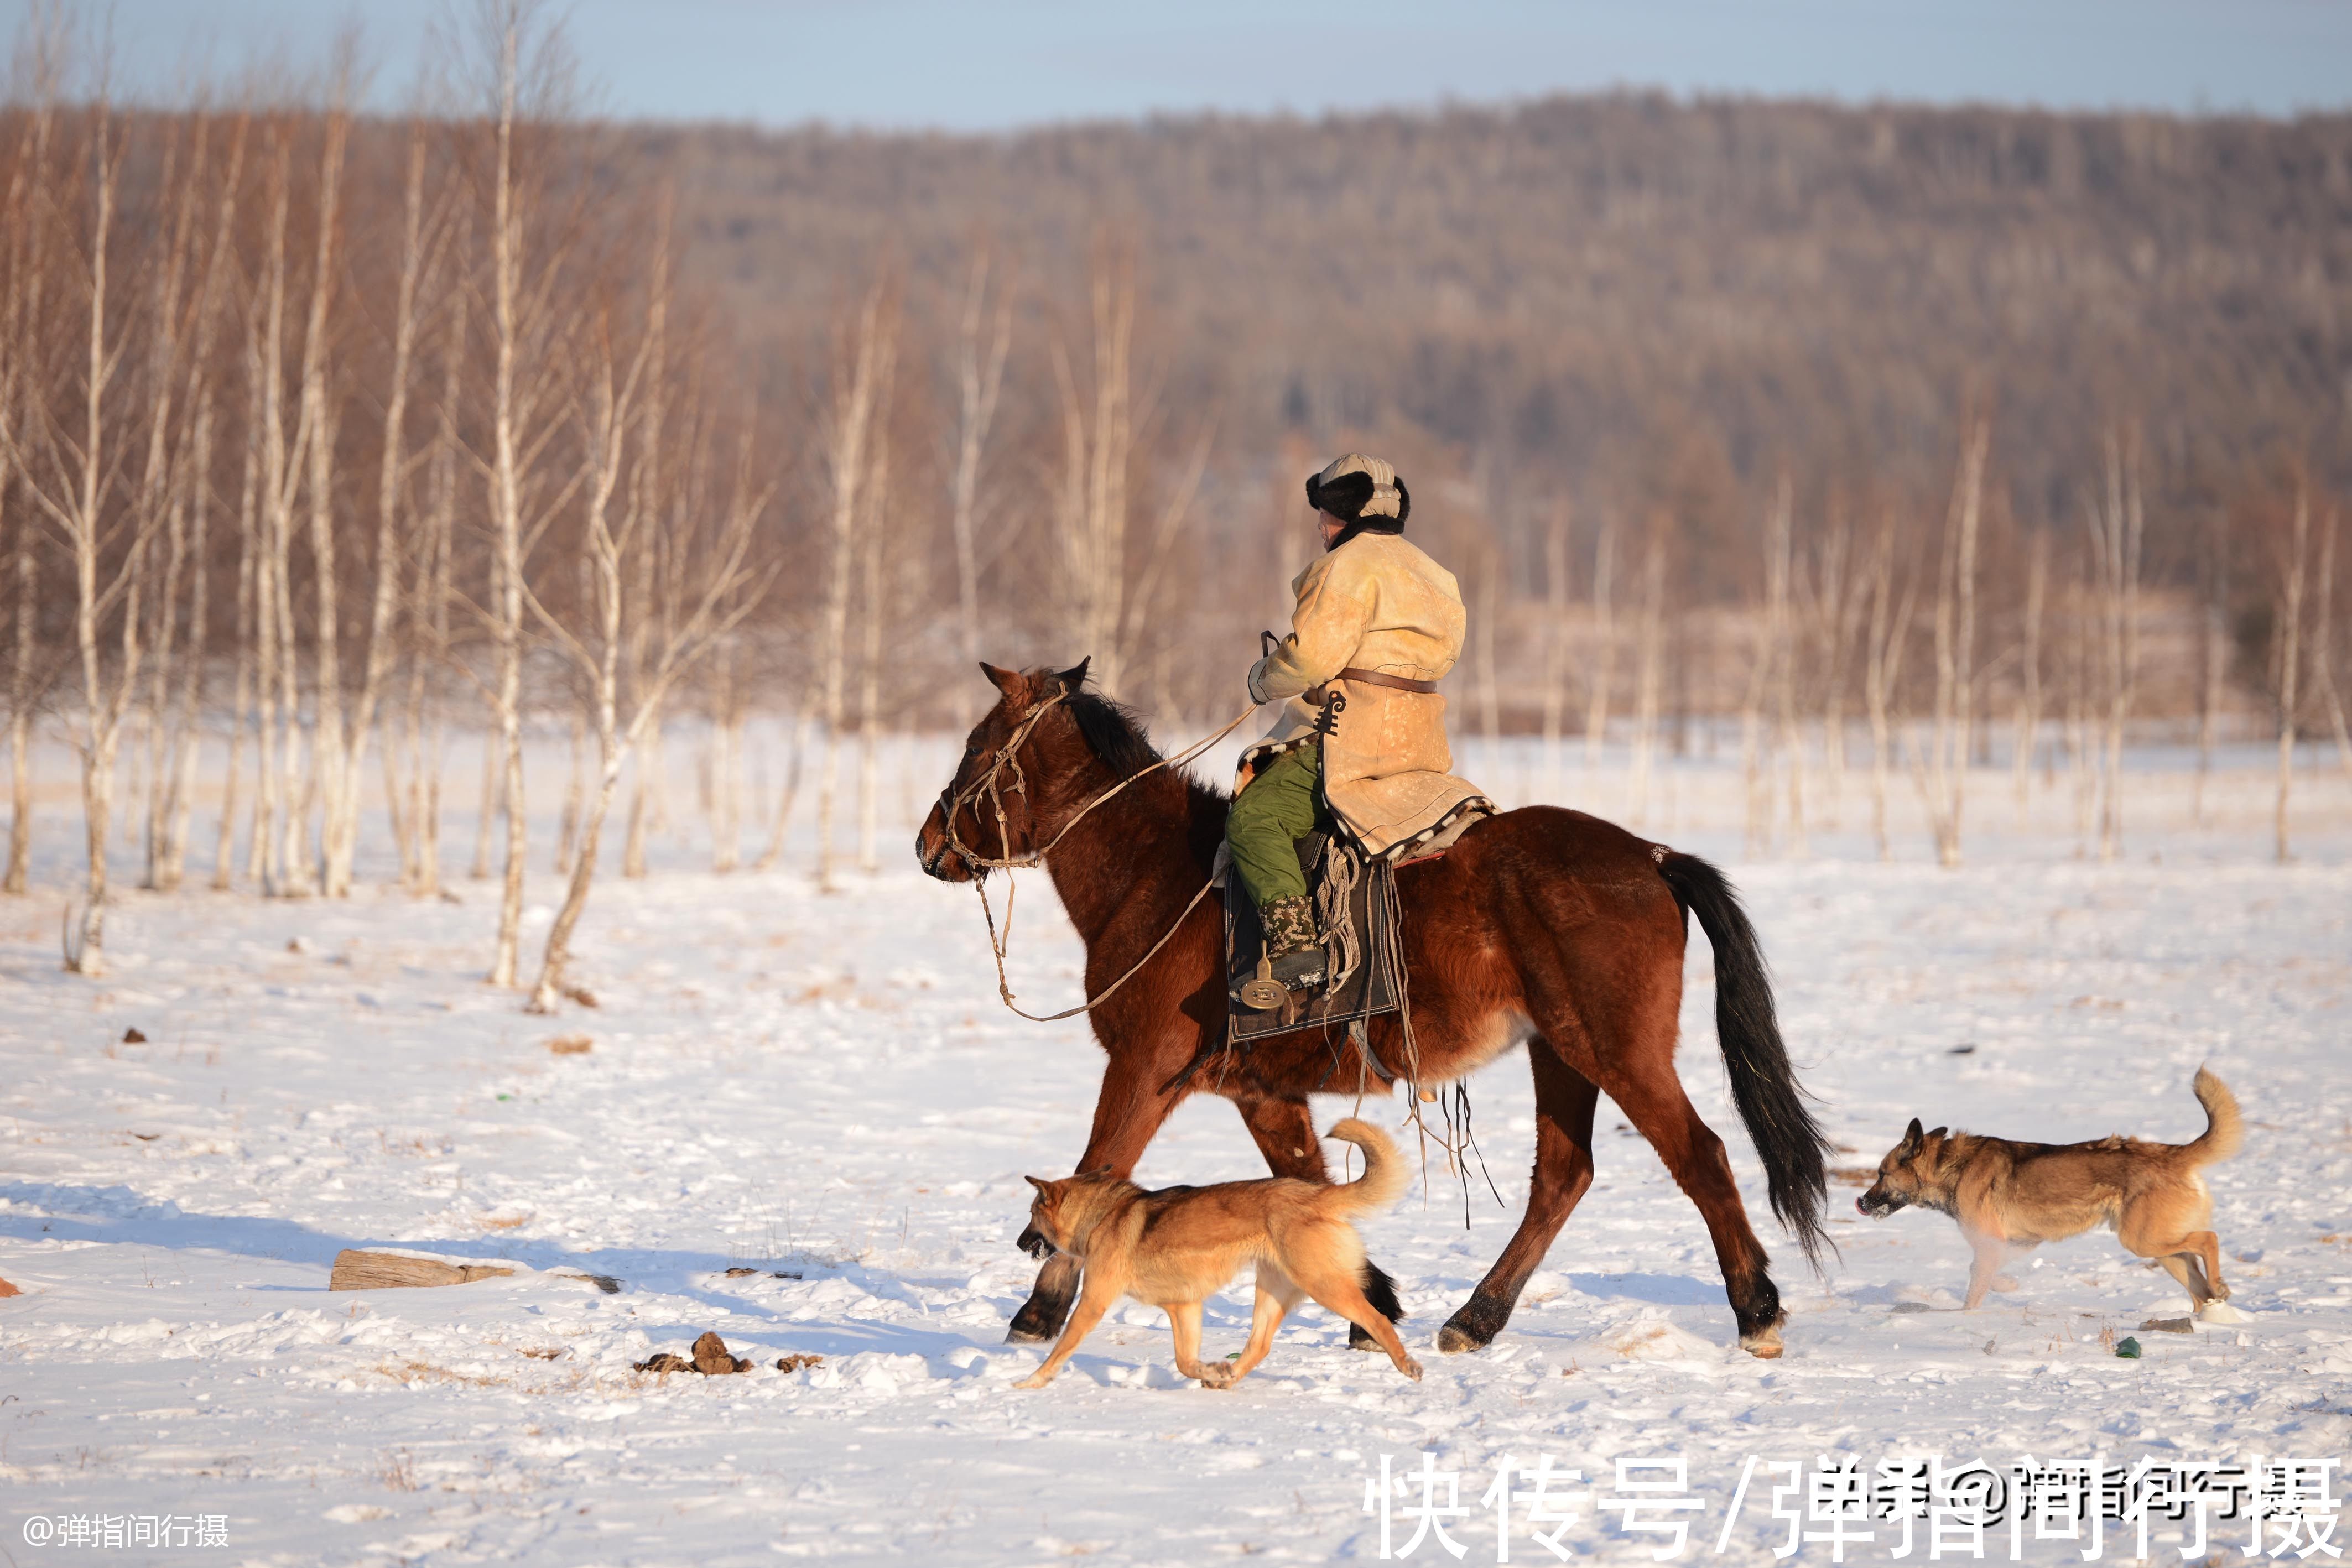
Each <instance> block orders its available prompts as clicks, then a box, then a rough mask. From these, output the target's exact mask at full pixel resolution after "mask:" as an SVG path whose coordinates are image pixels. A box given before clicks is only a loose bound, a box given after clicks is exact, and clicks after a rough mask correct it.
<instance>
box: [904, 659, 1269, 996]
mask: <svg viewBox="0 0 2352 1568" xmlns="http://www.w3.org/2000/svg"><path fill="white" fill-rule="evenodd" d="M1070 695H1071V694H1070V690H1069V688H1068V687H1066V686H1065V687H1063V688H1061V689H1060V690H1057V691H1055V693H1054V695H1051V696H1049V697H1046V698H1045V699H1044V700H1042V701H1040V702H1038V703H1036V704H1035V705H1034V706H1032V707H1031V708H1030V709H1029V711H1028V712H1027V713H1025V714H1023V715H1022V716H1021V718H1020V720H1019V722H1018V723H1017V724H1015V725H1014V727H1013V734H1012V736H1011V737H1009V738H1007V739H1006V741H1005V742H1004V744H1003V745H1002V746H1000V747H997V748H996V753H995V755H994V756H992V757H991V758H989V759H988V766H987V767H986V768H983V769H982V771H981V773H980V775H979V776H978V777H977V778H975V779H973V780H972V781H971V783H970V784H968V785H966V786H965V787H964V788H963V789H961V790H959V789H956V788H955V785H954V783H953V781H952V780H951V781H950V783H949V785H948V787H947V788H946V789H942V790H940V817H941V819H942V826H943V828H944V831H945V835H946V839H947V847H948V852H950V854H953V855H954V856H955V857H956V858H957V859H958V860H960V861H961V862H963V864H964V868H965V869H966V870H967V871H969V872H971V873H972V877H971V883H972V887H973V889H974V890H975V891H976V892H977V893H979V894H980V908H981V914H982V918H984V919H985V920H986V921H987V923H988V949H989V954H990V956H992V958H993V959H994V960H995V962H996V994H997V996H998V997H999V998H1001V999H1002V1000H1003V1003H1004V1005H1005V1007H1006V1008H1008V1009H1011V1010H1012V1011H1013V1013H1015V1014H1017V1015H1018V1016H1020V1017H1022V1018H1024V1019H1029V1020H1030V1021H1031V1022H1032V1023H1055V1022H1058V1021H1059V1020H1061V1019H1066V1018H1075V1017H1076V1016H1077V1015H1078V1014H1080V1013H1082V1012H1086V1011H1088V1010H1090V1009H1093V1008H1094V1007H1095V1006H1096V1005H1097V1004H1098V1003H1101V1002H1103V1001H1106V1000H1108V998H1109V997H1110V995H1111V993H1112V992H1114V991H1116V990H1118V988H1120V987H1121V986H1124V985H1125V984H1127V983H1128V981H1129V980H1131V979H1133V978H1135V977H1136V976H1137V975H1138V974H1139V973H1141V972H1142V969H1143V967H1144V966H1145V965H1146V964H1149V963H1150V962H1151V960H1152V959H1153V958H1155V957H1157V956H1159V953H1160V949H1161V948H1162V947H1165V946H1168V944H1169V942H1170V941H1171V939H1172V938H1173V937H1174V936H1175V935H1176V933H1177V932H1178V931H1179V930H1181V928H1182V927H1183V925H1184V922H1185V921H1186V920H1187V919H1189V918H1191V916H1192V911H1193V910H1195V909H1197V908H1199V907H1200V905H1201V901H1202V899H1204V898H1206V897H1208V896H1209V890H1210V889H1211V888H1213V887H1214V886H1216V885H1217V878H1216V874H1215V873H1210V875H1209V878H1208V880H1207V881H1205V882H1203V883H1202V884H1201V887H1200V891H1199V892H1197V893H1195V894H1192V901H1191V902H1190V903H1188V904H1185V905H1184V907H1183V909H1182V910H1181V912H1180V913H1179V914H1178V915H1177V916H1176V918H1175V920H1174V921H1173V922H1171V924H1170V925H1169V927H1168V929H1167V930H1166V931H1165V932H1163V933H1161V935H1160V940H1158V941H1157V942H1154V943H1153V944H1152V945H1151V946H1150V947H1149V948H1148V949H1146V950H1145V952H1144V955H1143V956H1142V957H1140V958H1138V959H1137V960H1136V961H1135V963H1134V964H1133V965H1132V966H1130V967H1129V969H1128V971H1127V972H1126V973H1125V974H1123V975H1121V976H1120V977H1118V979H1116V980H1113V981H1112V982H1111V983H1110V984H1109V985H1108V986H1106V987H1104V988H1102V989H1101V990H1100V991H1098V992H1097V993H1096V994H1095V995H1093V996H1091V997H1088V998H1087V999H1086V1000H1085V1001H1083V1002H1080V1003H1079V1004H1078V1005H1077V1006H1076V1007H1074V1008H1064V1009H1062V1010H1061V1011H1060V1012H1057V1013H1045V1014H1039V1013H1033V1012H1030V1011H1028V1010H1026V1009H1024V1008H1023V1007H1022V1006H1021V1004H1020V1003H1019V1002H1017V1001H1015V1000H1014V999H1013V984H1012V981H1011V979H1010V978H1009V977H1007V976H1006V974H1005V972H1004V955H1005V951H1006V948H1007V947H1008V946H1010V944H1011V942H1012V940H1013V883H1011V880H1010V876H1009V873H1012V872H1014V871H1024V870H1027V869H1029V868H1031V867H1034V866H1041V865H1044V864H1045V857H1046V856H1047V855H1048V854H1050V853H1052V852H1053V851H1054V850H1055V847H1056V846H1058V845H1059V844H1060V843H1061V841H1063V840H1064V839H1066V838H1067V837H1068V836H1069V834H1070V831H1071V830H1072V829H1074V828H1076V826H1077V825H1078V824H1079V823H1080V822H1081V821H1085V820H1086V817H1087V814H1088V813H1089V812H1091V811H1093V810H1095V809H1096V808H1097V807H1098V806H1101V805H1103V804H1105V803H1106V802H1108V801H1109V800H1112V799H1113V798H1114V797H1116V796H1118V795H1119V794H1121V793H1122V792H1124V791H1125V790H1126V789H1128V788H1129V786H1130V785H1132V784H1134V783H1136V782H1137V781H1138V780H1139V779H1143V778H1145V777H1147V776H1149V775H1150V774H1152V773H1156V772H1158V771H1159V770H1160V769H1161V768H1176V767H1181V766H1182V765H1183V764H1185V763H1187V762H1190V761H1192V759H1193V758H1197V757H1200V756H1201V755H1202V754H1203V753H1205V752H1206V751H1207V750H1208V749H1209V748H1210V747H1213V746H1214V745H1216V744H1217V742H1219V741H1221V740H1223V739H1224V738H1225V737H1227V736H1229V735H1231V734H1232V733H1233V732H1234V730H1236V729H1239V728H1240V727H1242V726H1243V724H1244V723H1245V722H1247V721H1248V719H1249V716H1250V715H1251V714H1253V713H1255V712H1256V711H1257V705H1255V703H1253V704H1252V705H1251V706H1248V707H1245V708H1244V709H1242V711H1241V712H1239V713H1237V714H1235V715H1234V716H1233V718H1232V720H1231V721H1230V722H1228V723H1227V724H1226V725H1225V726H1224V727H1223V728H1222V729H1219V730H1217V731H1216V732H1214V733H1213V734H1212V735H1209V736H1208V737H1204V738H1203V739H1201V740H1198V741H1195V742H1194V743H1193V744H1192V745H1191V746H1188V747H1185V748H1184V749H1183V750H1181V751H1179V752H1177V753H1175V754H1174V755H1173V756H1170V757H1162V758H1159V759H1158V760H1156V761H1154V762H1152V763H1151V764H1150V766H1148V767H1144V768H1137V769H1136V770H1135V771H1134V772H1132V773H1130V774H1129V775H1128V776H1127V777H1126V778H1124V779H1120V780H1119V781H1118V783H1116V784H1114V785H1112V786H1111V787H1110V788H1109V789H1106V790H1104V791H1103V792H1102V793H1101V794H1099V795H1097V796H1096V797H1095V798H1094V799H1093V800H1088V801H1087V803H1086V804H1085V805H1083V806H1081V807H1079V808H1078V809H1077V810H1076V811H1075V812H1073V813H1072V814H1071V816H1070V819H1069V821H1066V822H1064V823H1063V824H1062V825H1061V826H1060V827H1059V828H1058V829H1056V830H1055V832H1054V836H1053V837H1052V838H1050V839H1048V840H1046V841H1045V842H1044V843H1042V844H1039V845H1037V846H1035V847H1034V848H1033V849H1031V850H1030V851H1029V852H1027V853H1026V854H1023V855H1018V856H1014V855H1010V854H1008V855H1005V856H1003V857H997V856H991V855H984V854H982V853H981V852H980V851H979V850H978V849H977V848H975V847H974V846H972V845H971V844H967V843H965V842H964V841H963V836H962V834H961V832H960V831H958V829H957V826H956V819H957V818H958V817H960V816H961V815H962V813H963V811H964V809H965V808H966V807H970V808H971V814H972V820H973V821H981V820H982V804H983V802H984V803H985V805H986V808H987V812H988V815H990V816H992V817H993V818H994V819H995V821H996V842H997V847H998V848H999V849H1003V850H1010V849H1011V847H1012V843H1013V838H1012V833H1011V831H1010V830H1009V827H1008V824H1007V823H1006V821H1005V814H1004V793H1005V791H1006V789H1011V790H1012V791H1013V793H1014V794H1017V795H1019V796H1020V797H1021V798H1022V800H1023V801H1024V804H1025V805H1027V807H1028V808H1029V815H1030V820H1031V822H1032V824H1033V825H1034V822H1035V821H1036V817H1037V798H1036V795H1035V792H1034V791H1033V790H1032V789H1030V786H1029V776H1028V773H1027V772H1026V771H1025V770H1024V768H1022V766H1021V758H1020V751H1021V747H1023V746H1024V745H1025V744H1026V743H1027V742H1028V739H1029V737H1030V735H1031V733H1032V732H1033V731H1034V730H1035V729H1036V727H1037V726H1038V724H1039V722H1040V721H1041V720H1043V719H1044V718H1045V715H1046V714H1047V713H1048V712H1050V711H1052V709H1054V708H1055V706H1059V705H1060V704H1063V703H1066V702H1067V701H1069V699H1070ZM983 871H1003V872H1005V873H1008V877H1007V883H1006V892H1005V894H1004V928H1003V932H1002V933H1001V934H1000V933H999V931H998V930H997V925H996V908H995V905H993V904H991V903H990V902H989V897H988V884H987V883H986V881H985V880H984V879H983V878H982V876H981V874H980V873H982V872H983Z"/></svg>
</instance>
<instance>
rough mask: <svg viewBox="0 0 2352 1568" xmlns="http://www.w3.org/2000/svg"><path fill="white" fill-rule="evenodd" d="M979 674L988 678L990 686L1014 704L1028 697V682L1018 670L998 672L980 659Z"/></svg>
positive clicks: (992, 665) (998, 670)
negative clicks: (1009, 698) (1010, 699)
mask: <svg viewBox="0 0 2352 1568" xmlns="http://www.w3.org/2000/svg"><path fill="white" fill-rule="evenodd" d="M980 673H981V674H983V675H986V676H987V677H988V680H989V684H990V685H992V686H994V687H995V688H996V689H997V690H998V691H1000V692H1003V694H1004V695H1006V696H1008V697H1011V698H1012V699H1013V701H1014V702H1019V701H1021V700H1022V699H1023V698H1024V697H1026V696H1027V695H1029V682H1028V681H1027V679H1026V678H1025V677H1024V676H1023V675H1022V674H1021V672H1020V671H1018V670H1000V669H998V668H997V667H996V666H995V665H994V664H990V663H989V662H988V661H987V660H985V659H982V661H981V662H980Z"/></svg>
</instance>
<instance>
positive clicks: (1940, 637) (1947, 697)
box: [1913, 418, 1990, 866]
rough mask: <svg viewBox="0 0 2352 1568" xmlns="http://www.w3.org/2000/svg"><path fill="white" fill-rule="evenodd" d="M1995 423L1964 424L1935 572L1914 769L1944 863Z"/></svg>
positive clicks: (1967, 733) (1957, 825)
mask: <svg viewBox="0 0 2352 1568" xmlns="http://www.w3.org/2000/svg"><path fill="white" fill-rule="evenodd" d="M1989 439H1990V430H1989V427H1988V425H1987V423H1986V422H1985V421H1984V420H1983V419H1981V418H1971V419H1970V420H1969V423H1968V426H1967V428H1966V429H1965V430H1964V431H1963V432H1962V434H1961V441H1960V463H1959V472H1958V475H1957V476H1955V477H1954V479H1953V482H1952V504H1951V510H1950V514H1949V516H1948V517H1947V518H1946V521H1945V526H1944V549H1943V565H1942V569H1941V570H1940V571H1939V572H1938V573H1937V579H1936V711H1935V729H1934V731H1933V733H1932V734H1931V735H1930V736H1929V737H1928V744H1927V757H1926V759H1925V761H1924V762H1922V761H1920V759H1918V758H1914V759H1913V761H1914V767H1913V771H1914V775H1915V777H1916V779H1917V781H1918V784H1919V789H1920V793H1921V797H1922V799H1923V800H1924V801H1925V803H1926V805H1927V822H1928V826H1929V828H1930V829H1931V830H1932V831H1933V832H1934V834H1935V839H1936V860H1937V863H1938V864H1941V865H1946V866H1956V865H1958V864H1959V863H1960V831H1961V825H1962V818H1963V816H1964V815H1965V813H1966V810H1967V808H1968V775H1969V746H1970V741H1971V738H1972V736H1971V726H1972V724H1973V721H1974V719H1975V716H1976V683H1977V667H1976V630H1977V538H1978V534H1979V524H1980V520H1981V517H1982V513H1983V503H1984V465H1985V449H1986V446H1987V444H1988V443H1989Z"/></svg>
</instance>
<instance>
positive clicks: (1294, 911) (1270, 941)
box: [1257, 898, 1323, 991]
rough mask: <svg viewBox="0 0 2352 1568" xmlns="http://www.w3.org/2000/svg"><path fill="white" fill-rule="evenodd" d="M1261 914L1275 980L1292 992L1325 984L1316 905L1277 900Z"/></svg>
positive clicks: (1305, 902)
mask: <svg viewBox="0 0 2352 1568" xmlns="http://www.w3.org/2000/svg"><path fill="white" fill-rule="evenodd" d="M1257 913H1258V919H1259V921H1260V922H1261V923H1262V924H1263V925H1265V956H1267V957H1268V958H1271V959H1272V960H1274V977H1275V979H1276V981H1278V982H1280V984H1281V985H1282V987H1283V988H1284V989H1286V990H1292V991H1303V990H1307V989H1308V988H1311V987H1315V986H1319V985H1321V984H1322V983H1323V944H1322V943H1321V942H1320V941H1319V940H1318V939H1317V937H1318V934H1317V932H1316V929H1315V906H1314V905H1313V904H1310V903H1308V902H1307V900H1306V899H1304V898H1277V899H1276V900H1275V901H1274V902H1272V903H1271V904H1266V905H1265V906H1264V907H1262V908H1261V909H1259V911H1258V912H1257Z"/></svg>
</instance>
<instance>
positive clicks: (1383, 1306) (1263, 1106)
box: [1234, 1100, 1404, 1354]
mask: <svg viewBox="0 0 2352 1568" xmlns="http://www.w3.org/2000/svg"><path fill="white" fill-rule="evenodd" d="M1234 1110H1236V1111H1239V1112H1240V1113H1242V1125H1244V1126H1245V1127H1247V1128H1248V1129H1249V1134H1250V1137H1251V1139H1252V1140H1253V1141H1255V1143H1256V1145H1257V1152H1258V1153H1259V1154H1261V1155H1265V1166H1266V1168H1267V1169H1268V1170H1270V1171H1272V1172H1273V1173H1274V1174H1275V1175H1276V1176H1289V1177H1291V1178H1292V1179H1293V1180H1296V1181H1316V1182H1328V1181H1329V1180H1330V1179H1331V1173H1330V1170H1329V1168H1328V1166H1325V1165H1324V1163H1323V1145H1321V1143H1319V1142H1318V1140H1317V1138H1316V1134H1315V1119H1314V1117H1313V1116H1312V1115H1310V1114H1309V1113H1308V1112H1307V1102H1306V1101H1304V1100H1236V1101H1235V1102H1234ZM1365 1269H1366V1270H1367V1273H1366V1277H1365V1278H1364V1279H1362V1280H1360V1281H1358V1283H1359V1284H1360V1286H1361V1287H1362V1288H1363V1291H1364V1297H1365V1299H1366V1300H1367V1301H1370V1302H1371V1303H1372V1305H1373V1306H1374V1307H1376V1308H1378V1309H1379V1310H1380V1312H1381V1316H1383V1317H1385V1318H1387V1319H1388V1320H1389V1322H1402V1321H1403V1318H1404V1307H1403V1304H1402V1303H1401V1302H1400V1301H1398V1300H1397V1293H1396V1281H1393V1280H1391V1279H1390V1278H1389V1276H1388V1274H1387V1273H1386V1271H1384V1270H1381V1269H1380V1268H1379V1267H1377V1266H1375V1265H1374V1264H1372V1263H1371V1262H1370V1261H1369V1260H1367V1262H1366V1263H1365ZM1348 1346H1349V1349H1351V1350H1381V1349H1382V1347H1381V1342H1380V1341H1378V1340H1376V1339H1374V1338H1373V1337H1372V1336H1371V1335H1370V1333H1367V1332H1365V1330H1364V1328H1363V1325H1361V1324H1360V1323H1349V1325H1348ZM1383 1354H1386V1353H1385V1352H1384V1351H1383Z"/></svg>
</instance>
